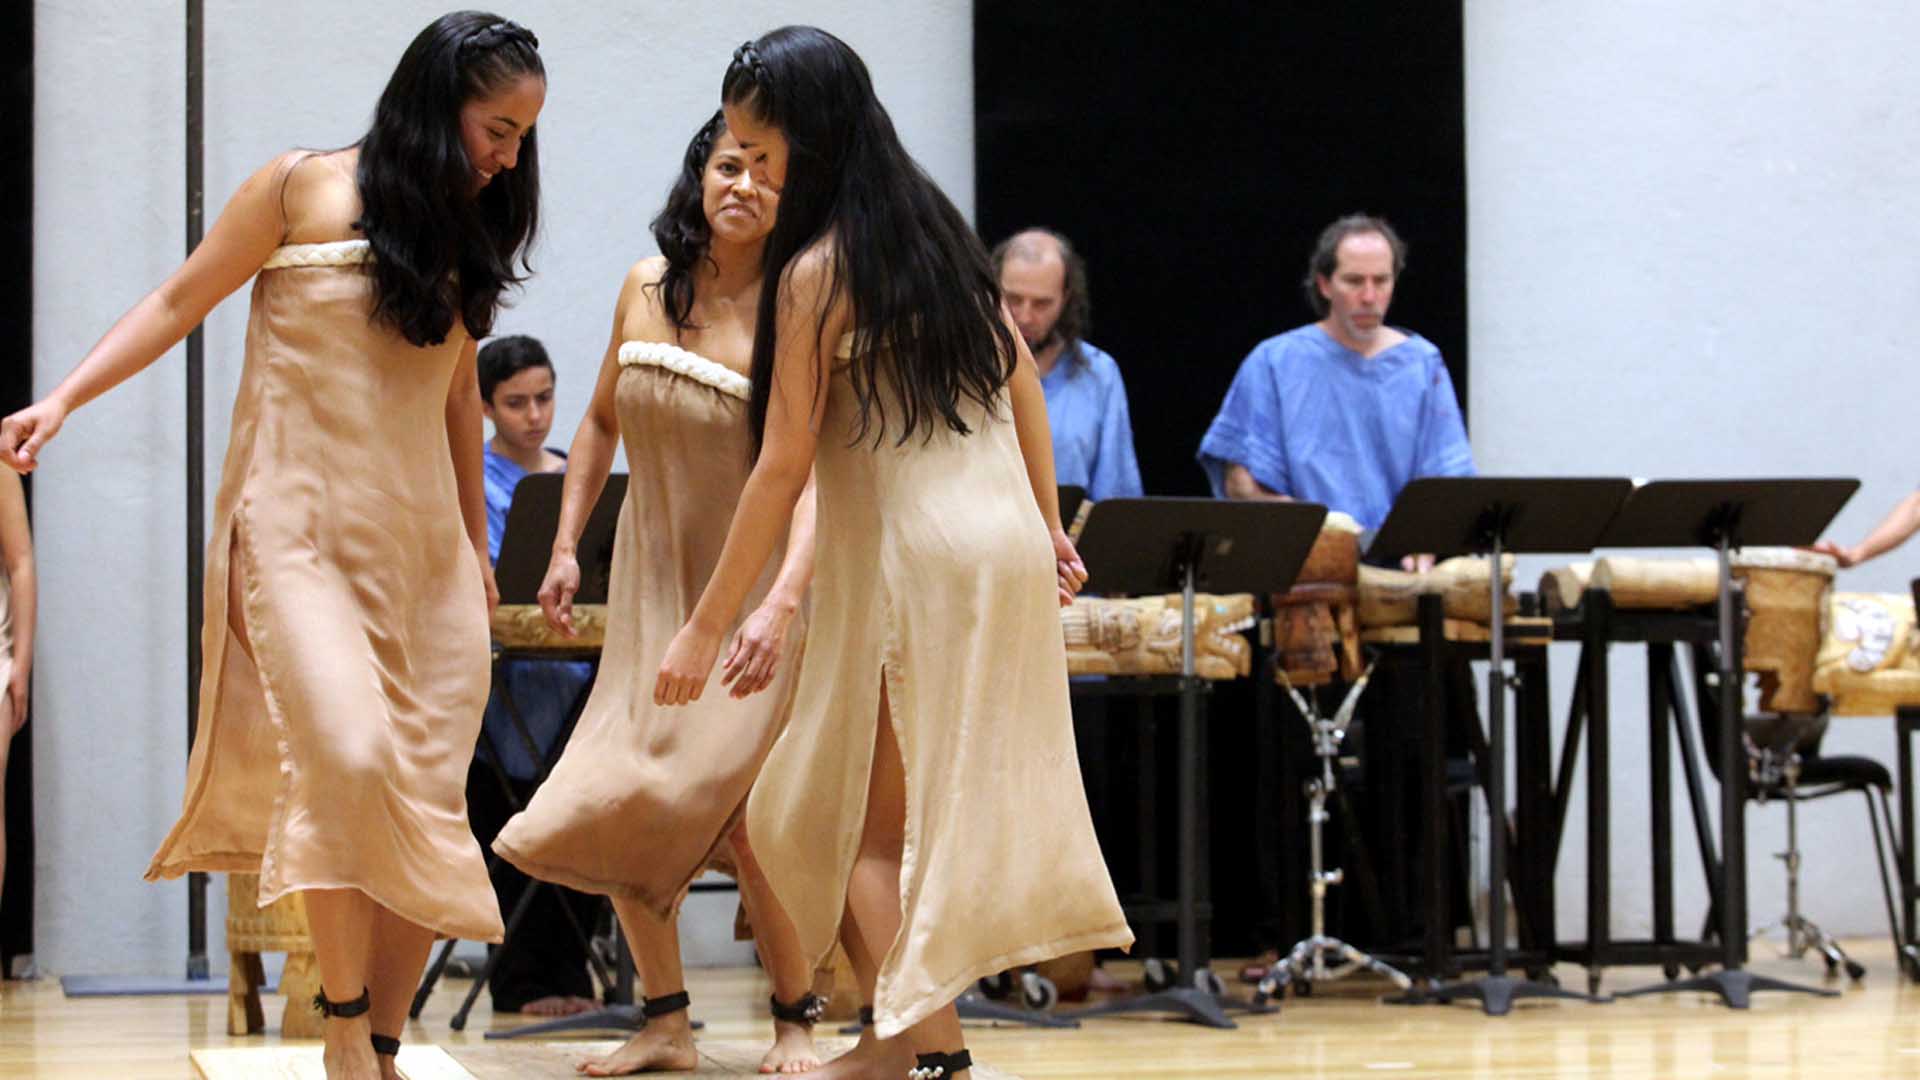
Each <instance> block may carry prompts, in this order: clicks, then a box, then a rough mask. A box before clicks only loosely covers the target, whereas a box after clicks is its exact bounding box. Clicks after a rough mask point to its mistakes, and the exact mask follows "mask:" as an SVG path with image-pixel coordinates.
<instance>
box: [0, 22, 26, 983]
mask: <svg viewBox="0 0 1920 1080" xmlns="http://www.w3.org/2000/svg"><path fill="white" fill-rule="evenodd" d="M0 41H11V42H14V43H15V44H14V45H13V46H10V47H8V49H7V50H6V59H5V61H3V62H0V146H5V147H6V148H7V153H6V155H5V156H4V157H0V328H4V331H5V345H4V348H5V349H6V354H5V358H4V359H0V415H5V414H7V413H10V412H12V411H14V410H15V409H17V408H20V407H21V406H23V405H25V404H27V401H28V395H29V394H31V393H32V388H33V360H32V358H33V317H32V310H33V293H32V287H31V286H32V276H33V5H32V4H5V5H0ZM29 493H31V492H29ZM28 718H29V719H32V715H31V714H29V716H28ZM0 738H5V733H4V732H0ZM32 740H33V725H32V724H28V725H27V728H26V730H24V731H22V732H21V733H20V735H19V737H18V738H16V739H14V740H13V746H12V749H11V753H10V755H9V761H8V763H7V766H8V767H7V785H6V786H7V881H6V889H5V892H4V894H0V972H4V971H5V970H6V969H7V967H8V965H10V964H11V962H12V958H13V957H14V956H15V955H18V954H20V953H28V952H32V951H33V741H32Z"/></svg>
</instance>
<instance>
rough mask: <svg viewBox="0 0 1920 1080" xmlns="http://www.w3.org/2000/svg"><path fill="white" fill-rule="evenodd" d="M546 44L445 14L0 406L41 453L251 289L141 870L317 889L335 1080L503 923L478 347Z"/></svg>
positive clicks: (360, 1070) (4, 426) (516, 249)
mask: <svg viewBox="0 0 1920 1080" xmlns="http://www.w3.org/2000/svg"><path fill="white" fill-rule="evenodd" d="M538 46H539V42H538V40H537V39H536V38H535V37H534V35H533V34H532V33H531V32H529V31H528V30H526V29H525V28H524V27H521V26H520V25H519V24H517V23H514V22H510V21H508V20H505V19H501V18H500V17H498V16H495V15H488V14H484V13H480V12H470V11H467V12H456V13H453V14H450V15H445V16H442V17H441V18H439V19H436V20H435V21H434V22H433V23H432V24H431V25H429V26H428V27H427V28H426V29H425V30H423V31H421V32H420V34H419V36H417V37H415V38H414V40H413V43H412V44H410V45H409V46H408V47H407V50H406V52H405V53H404V54H403V55H402V56H401V58H400V63H399V66H398V67H396V68H395V69H394V72H393V75H392V77H391V78H390V79H389V80H388V82H387V86H386V89H385V91H384V92H383V93H382V94H381V96H380V101H379V104H378V105H377V106H376V108H375V111H374V119H373V124H372V126H371V128H370V129H369V130H368V131H367V133H366V135H365V136H364V137H363V138H362V139H361V140H360V141H359V142H357V143H355V144H354V145H352V146H349V147H347V148H345V149H343V150H336V151H332V152H326V153H312V152H303V151H295V152H291V153H288V154H285V155H283V156H281V157H280V158H278V159H276V160H274V161H272V162H270V163H269V164H268V165H267V166H266V167H264V168H262V169H261V170H260V171H259V172H257V173H255V174H254V175H253V176H252V177H250V178H248V179H247V180H246V182H244V183H243V184H241V186H240V189H239V191H237V192H236V193H235V194H234V196H233V198H232V200H231V201H230V202H229V203H228V204H227V206H226V208H225V210H223V211H222V212H221V214H220V216H219V218H218V220H216V221H215V222H214V224H213V227H212V228H211V229H210V230H208V232H207V236H206V240H205V241H204V242H203V243H202V244H201V245H200V246H199V248H198V249H196V250H195V251H194V252H193V254H192V255H191V256H189V257H188V259H187V261H186V263H185V264H184V265H183V266H181V267H180V269H179V270H177V271H175V272H174V273H173V275H172V276H170V277H169V278H168V279H167V280H166V281H165V282H163V283H162V284H161V285H160V287H159V288H158V289H156V290H154V292H153V293H151V294H150V295H148V296H147V298H146V299H144V300H142V301H141V302H140V303H139V304H137V305H135V307H134V308H133V310H132V311H130V312H128V313H127V314H126V316H124V317H123V318H122V319H121V320H120V321H119V322H118V323H117V324H115V325H114V327H113V329H112V330H110V331H108V332H107V335H106V336H105V337H104V338H102V339H101V340H100V342H99V344H97V345H95V346H94V348H93V350H92V351H91V352H90V353H88V354H87V356H86V358H85V359H84V360H82V361H81V362H80V365H79V366H78V367H77V368H76V369H75V370H74V371H73V373H72V374H70V375H69V376H67V378H66V379H65V380H64V381H62V382H61V383H60V385H59V386H58V387H56V388H55V389H54V391H53V393H52V394H50V395H48V397H47V398H46V399H44V400H42V401H40V402H39V403H37V404H35V405H33V406H31V407H29V408H27V409H24V410H22V411H20V412H18V413H15V414H13V415H12V416H9V417H7V418H6V419H5V420H4V421H0V460H4V461H5V462H6V464H8V465H9V466H11V467H12V468H14V469H15V470H16V471H19V472H28V471H31V470H32V469H34V468H35V467H36V466H37V465H39V464H40V457H41V454H42V452H43V451H44V450H45V449H46V447H47V442H48V440H49V439H51V438H52V437H53V436H54V434H55V433H56V432H58V431H59V429H60V426H61V424H62V422H64V421H65V420H66V418H67V415H68V414H69V413H70V412H72V410H74V409H76V408H78V407H80V406H81V405H84V404H86V403H87V402H88V401H91V400H92V399H94V398H96V397H98V396H100V395H101V394H103V393H105V392H106V391H108V390H109V389H111V388H113V387H114V386H115V385H117V384H119V383H120V382H122V381H124V380H126V379H128V378H130V377H132V376H133V375H135V374H137V373H138V372H140V371H141V370H142V369H144V368H146V367H147V366H148V365H150V364H152V363H153V362H154V361H155V360H156V359H158V358H159V357H160V355H161V354H162V353H164V352H166V351H167V350H168V349H170V348H172V347H173V345H174V344H175V343H176V342H178V341H179V340H180V339H181V338H182V337H184V336H186V333H187V331H188V330H190V329H192V328H193V327H194V326H196V325H198V324H199V323H200V322H201V320H202V319H204V318H205V317H206V315H207V313H208V312H209V311H210V310H212V308H213V306H214V305H215V304H217V303H218V302H219V301H220V300H221V299H222V298H224V297H226V296H227V295H228V294H230V293H232V292H233V291H234V290H235V289H237V288H239V287H240V286H241V285H242V284H244V283H245V282H246V281H247V280H248V279H250V278H253V279H255V280H254V286H253V295H252V303H251V312H250V316H249V322H248V329H247V352H246V365H245V368H244V370H243V371H242V373H241V377H240V391H239V396H238V399H237V400H236V401H235V403H234V408H233V425H232V436H231V439H230V442H229V444H228V448H227V456H226V464H225V467H224V469H223V472H222V475H221V482H220V489H219V493H218V495H217V496H216V498H215V502H214V518H213V532H212V538H211V541H210V543H209V545H208V550H207V576H206V623H205V631H204V639H205V663H204V666H203V670H202V671H201V673H200V678H201V688H202V690H201V696H200V717H199V727H198V735H197V738H196V739H195V741H194V745H193V753H192V757H191V760H190V762H189V765H188V778H187V791H186V800H185V807H184V809H183V811H182V813H181V816H180V820H179V822H178V823H177V824H176V825H175V826H174V828H173V831H172V832H171V833H170V834H169V835H168V836H167V838H166V841H165V842H164V843H163V844H162V845H161V847H160V850H159V852H158V854H156V855H155V856H154V859H153V864H152V866H151V867H150V868H149V869H148V871H147V876H148V878H149V879H150V880H151V879H157V878H171V877H176V876H178V875H180V874H183V873H186V872H188V871H190V870H202V871H233V872H245V873H258V874H259V875H260V899H261V902H262V903H268V902H271V901H273V900H275V899H278V898H279V897H282V896H285V895H287V894H289V893H299V894H300V895H301V896H303V897H304V898H305V901H306V909H307V917H308V921H309V923H310V924H311V926H312V930H313V941H314V952H315V954H316V955H317V958H318V960H319V966H320V978H321V986H322V994H321V997H320V998H319V1000H318V1001H317V1002H316V1004H317V1005H318V1006H319V1008H320V1010H321V1011H322V1012H323V1013H324V1014H326V1015H327V1017H328V1018H329V1022H328V1023H327V1024H326V1027H325V1030H324V1038H325V1042H326V1046H325V1054H324V1057H325V1062H326V1070H327V1076H328V1077H329V1078H332V1080H379V1078H383V1077H384V1078H387V1080H392V1078H394V1077H397V1076H398V1075H399V1073H398V1071H397V1069H396V1068H395V1064H394V1056H393V1055H394V1054H396V1053H397V1052H398V1050H399V1040H398V1038H397V1036H398V1034H399V1033H400V1030H401V1028H402V1027H403V1026H404V1024H405V1023H406V1018H407V1017H406V1014H407V1008H408V1005H409V1003H410V1001H411V999H412V996H413V990H414V986H415V984H416V983H417V982H418V980H419V978H420V970H421V968H422V967H423V966H424V964H425V962H426V957H427V952H428V949H429V948H430V947H431V945H432V943H433V940H434V937H435V935H436V934H438V935H445V936H450V937H459V938H468V939H475V940H483V941H498V940H500V937H501V923H500V912H499V909H498V906H497V905H496V904H495V902H494V898H493V890H492V888H491V887H490V886H489V885H488V882H487V874H486V868H485V865H484V863H483V861H482V858H481V852H480V847H479V845H478V844H477V843H476V842H475V841H474V838H473V834H472V833H471V832H470V831H469V829H468V825H467V812H466V797H465V783H466V773H467V763H468V761H469V759H470V758H471V757H472V754H473V747H474V739H475V736H476V735H477V734H478V732H479V726H480V716H481V711H482V709H483V708H484V706H485V705H486V699H487V686H488V630H487V614H488V610H489V608H490V607H491V606H492V605H493V604H494V603H495V602H496V601H497V593H496V592H495V590H494V588H493V578H492V572H491V570H490V569H489V567H488V562H487V529H486V509H485V501H484V494H483V483H482V478H481V460H480V458H481V450H480V448H481V434H482V432H481V409H480V397H479V386H478V382H477V380H476V378H475V374H474V339H475V338H478V337H482V336H484V335H486V334H487V333H488V332H489V331H490V330H491V328H492V325H493V319H494V314H495V312H496V311H497V309H498V308H499V306H500V302H501V295H502V293H503V292H504V291H505V290H506V289H508V288H510V287H512V286H514V285H516V284H518V283H519V282H520V281H521V280H522V278H523V272H524V271H525V270H526V269H527V266H526V262H525V258H524V254H523V253H524V251H525V250H526V246H527V244H528V241H529V240H530V239H531V238H532V236H533V233H534V230H535V226H536V222H537V218H538V211H539V171H538V167H537V158H538V154H537V146H536V141H535V138H534V132H533V128H534V121H535V120H536V119H537V118H538V116H539V114H540V109H541V106H542V104H543V103H544V102H545V98H546V73H545V69H544V67H543V66H542V64H541V62H540V54H539V52H538Z"/></svg>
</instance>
